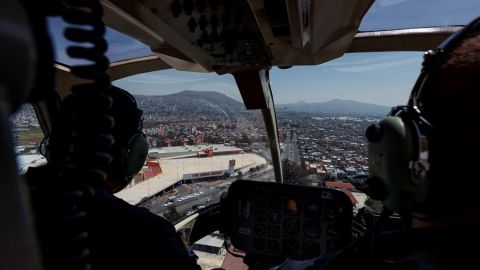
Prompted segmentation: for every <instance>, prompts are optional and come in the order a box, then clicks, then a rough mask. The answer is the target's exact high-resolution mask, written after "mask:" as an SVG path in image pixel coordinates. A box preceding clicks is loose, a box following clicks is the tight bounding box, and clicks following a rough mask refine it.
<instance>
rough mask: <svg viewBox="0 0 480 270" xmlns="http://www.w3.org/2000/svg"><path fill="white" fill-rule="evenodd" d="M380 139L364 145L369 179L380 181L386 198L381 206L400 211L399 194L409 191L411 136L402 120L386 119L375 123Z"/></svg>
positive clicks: (396, 118) (395, 118) (411, 154)
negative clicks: (379, 132)
mask: <svg viewBox="0 0 480 270" xmlns="http://www.w3.org/2000/svg"><path fill="white" fill-rule="evenodd" d="M379 127H380V128H381V130H382V137H381V139H380V140H378V141H370V142H369V144H368V165H369V174H370V177H371V178H375V179H381V181H382V182H383V184H384V187H385V189H386V190H385V192H382V193H385V195H386V198H383V199H382V202H383V204H384V205H385V207H386V208H388V209H390V210H394V211H395V210H400V209H399V208H400V200H401V197H402V196H403V195H402V194H403V193H404V192H405V191H407V190H408V189H409V185H410V181H411V179H410V178H411V170H410V168H409V162H410V161H411V160H412V157H413V156H414V155H413V151H414V149H413V142H412V134H411V133H410V131H411V130H410V129H409V128H408V125H407V124H405V123H404V120H403V119H402V118H400V117H397V116H388V117H387V118H385V119H383V120H382V121H380V123H379Z"/></svg>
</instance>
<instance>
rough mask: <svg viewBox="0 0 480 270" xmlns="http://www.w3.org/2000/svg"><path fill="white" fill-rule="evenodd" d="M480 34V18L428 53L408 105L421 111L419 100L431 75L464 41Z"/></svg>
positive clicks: (425, 55) (424, 57)
mask: <svg viewBox="0 0 480 270" xmlns="http://www.w3.org/2000/svg"><path fill="white" fill-rule="evenodd" d="M479 33H480V17H478V18H476V19H474V20H473V21H471V22H470V23H469V24H467V25H466V26H465V27H463V28H462V29H460V30H458V31H457V32H455V33H454V34H452V35H450V36H449V37H448V38H447V39H446V40H444V41H443V42H442V43H440V45H438V47H437V48H436V49H433V50H429V51H427V52H426V53H425V54H424V56H423V63H422V66H423V67H422V70H421V72H420V76H419V77H418V79H417V81H416V82H415V85H414V87H413V90H412V92H411V94H410V99H409V101H408V105H409V106H411V107H412V108H413V109H414V110H417V111H418V112H420V111H419V107H418V100H419V99H420V98H421V95H422V91H423V88H424V85H425V83H426V82H427V81H428V77H429V74H430V73H433V72H436V71H437V70H438V68H439V67H440V65H441V64H442V63H443V62H444V61H445V60H446V57H448V54H449V53H451V52H452V50H453V49H454V48H455V47H456V45H457V44H458V43H459V42H461V41H462V40H464V39H466V38H468V37H470V36H473V35H474V34H479Z"/></svg>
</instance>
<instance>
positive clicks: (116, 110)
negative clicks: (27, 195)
mask: <svg viewBox="0 0 480 270" xmlns="http://www.w3.org/2000/svg"><path fill="white" fill-rule="evenodd" d="M109 95H110V97H111V98H112V99H113V104H114V105H113V107H112V108H111V113H112V116H113V117H114V119H116V121H115V126H114V129H113V137H114V138H115V144H114V146H113V150H112V157H113V162H112V163H111V165H110V166H109V169H108V171H107V178H106V180H105V181H104V182H102V183H95V182H89V183H88V185H89V187H90V188H93V189H94V192H93V194H94V197H93V200H92V201H91V202H90V205H89V207H88V209H87V211H86V213H87V214H88V215H89V219H88V220H89V222H90V223H91V224H90V226H89V227H90V231H89V234H90V237H89V239H90V243H89V244H88V247H89V249H90V250H91V258H92V265H93V266H94V267H95V268H96V269H127V268H130V269H153V268H162V267H165V266H169V268H170V266H172V267H175V268H176V269H200V267H199V266H198V265H197V263H196V258H195V257H193V256H191V255H189V253H188V251H187V249H186V247H185V246H184V244H183V242H182V241H181V239H180V237H179V235H178V234H177V233H176V231H175V228H174V227H173V225H172V224H170V223H169V222H168V221H166V220H165V219H163V218H162V217H160V216H157V215H154V214H152V213H151V212H149V211H148V210H146V209H144V208H141V207H136V206H133V205H130V204H128V203H126V202H125V201H123V200H121V199H119V198H117V197H115V196H114V195H113V193H115V192H118V191H119V190H121V189H123V188H124V187H125V186H127V185H128V184H129V182H130V181H131V180H132V178H133V176H134V175H135V174H136V173H137V172H138V171H139V170H140V169H141V168H142V166H143V165H144V162H145V159H146V157H147V152H148V144H147V141H146V137H145V135H144V134H143V133H142V124H143V120H142V111H141V110H139V109H138V108H137V104H136V101H135V99H134V97H133V96H132V95H130V94H129V93H128V92H126V91H125V90H122V89H120V88H117V87H113V86H112V87H111V90H110V91H109ZM73 107H74V106H71V104H69V99H68V97H67V99H66V100H64V102H63V104H62V107H61V108H62V109H61V112H62V113H65V114H68V113H70V112H71V111H72V110H73ZM52 136H54V135H52ZM51 144H54V143H52V142H49V143H47V146H46V148H47V156H48V151H50V150H48V149H50V148H51V149H55V148H54V147H53V146H52V145H51ZM52 151H53V150H52ZM48 170H49V169H48V165H47V166H45V167H40V168H31V169H30V170H29V172H28V173H27V179H29V180H30V183H31V186H32V189H33V192H32V193H33V205H34V206H36V203H40V204H43V205H41V206H40V207H38V206H37V207H38V209H39V210H40V211H42V212H41V213H43V216H39V217H38V219H39V220H38V223H39V224H38V225H39V228H40V230H39V237H40V240H41V241H40V242H41V243H42V244H43V248H42V250H43V252H44V259H45V262H46V264H47V265H49V266H52V265H53V266H54V268H55V265H58V264H60V263H61V262H60V261H56V260H57V259H58V258H55V255H56V254H55V249H57V248H58V247H57V246H55V241H54V239H55V235H56V234H61V233H63V231H64V230H65V229H64V228H61V226H65V224H62V223H58V224H60V225H61V226H60V225H56V224H55V220H56V218H57V217H56V216H55V213H56V212H55V211H52V212H48V210H47V211H45V210H44V209H49V208H54V209H55V208H61V207H63V206H62V205H58V203H56V202H55V201H51V200H48V199H46V198H45V196H49V195H50V194H49V193H48V192H47V193H45V192H38V190H41V189H42V185H41V184H40V185H38V182H39V181H40V182H43V181H45V180H47V179H48V177H50V174H49V171H48ZM36 191H37V192H36ZM36 194H40V196H43V197H38V196H35V195H36ZM37 212H38V211H37Z"/></svg>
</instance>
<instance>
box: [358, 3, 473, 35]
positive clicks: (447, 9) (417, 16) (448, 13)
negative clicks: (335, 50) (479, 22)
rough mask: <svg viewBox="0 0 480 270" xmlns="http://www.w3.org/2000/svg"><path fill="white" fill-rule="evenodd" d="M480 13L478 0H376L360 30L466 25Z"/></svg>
mask: <svg viewBox="0 0 480 270" xmlns="http://www.w3.org/2000/svg"><path fill="white" fill-rule="evenodd" d="M478 14H480V2H478V1H476V0H455V1H450V0H377V1H375V2H374V3H373V5H372V7H371V8H370V9H369V10H368V12H367V13H366V14H365V17H364V18H363V20H362V23H361V24H360V29H359V31H360V32H365V31H380V30H394V29H409V28H421V27H435V26H448V25H465V24H467V23H468V22H470V21H471V20H473V19H474V18H476V17H477V16H478Z"/></svg>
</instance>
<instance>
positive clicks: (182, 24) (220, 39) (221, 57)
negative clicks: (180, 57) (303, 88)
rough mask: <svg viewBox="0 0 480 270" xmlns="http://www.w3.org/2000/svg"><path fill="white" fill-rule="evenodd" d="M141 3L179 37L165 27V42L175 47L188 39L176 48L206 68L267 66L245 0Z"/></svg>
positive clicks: (255, 26) (147, 0) (225, 69)
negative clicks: (170, 37)
mask: <svg viewBox="0 0 480 270" xmlns="http://www.w3.org/2000/svg"><path fill="white" fill-rule="evenodd" d="M139 3H140V4H141V5H143V6H144V7H145V8H146V10H148V12H149V13H150V14H148V15H150V16H154V17H156V18H157V19H158V20H159V21H161V22H163V23H164V24H165V26H167V27H168V28H169V29H168V30H169V31H172V32H174V33H175V34H176V36H177V38H176V39H169V35H168V32H169V31H167V29H163V30H164V31H163V33H159V35H162V37H163V38H164V39H165V41H166V42H168V43H170V44H171V45H172V46H173V47H177V45H179V44H180V43H182V42H184V43H186V44H184V45H183V46H182V47H181V48H178V47H177V49H179V50H180V51H181V52H182V53H184V54H185V55H187V56H189V57H191V58H192V59H193V60H194V61H196V62H198V63H199V64H201V65H203V66H205V67H206V68H207V69H213V70H216V71H217V72H222V71H223V72H227V71H229V70H230V69H238V68H241V67H252V66H258V67H264V66H268V57H267V56H266V48H265V46H264V44H263V39H262V36H261V34H260V33H259V31H258V27H257V25H256V23H255V20H254V18H253V15H252V12H251V10H250V8H249V6H248V5H247V3H246V2H245V1H234V0H173V1H157V0H140V1H139ZM152 22H154V21H153V20H152ZM161 30H162V29H161V28H158V31H160V32H162V31H161ZM179 38H180V39H181V40H179ZM189 47H191V48H189Z"/></svg>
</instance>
